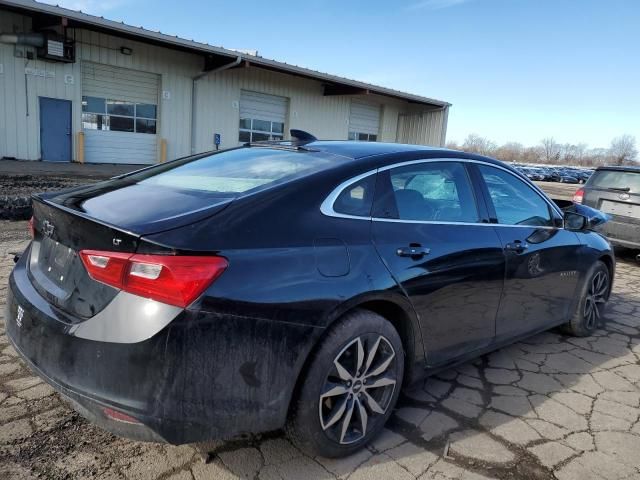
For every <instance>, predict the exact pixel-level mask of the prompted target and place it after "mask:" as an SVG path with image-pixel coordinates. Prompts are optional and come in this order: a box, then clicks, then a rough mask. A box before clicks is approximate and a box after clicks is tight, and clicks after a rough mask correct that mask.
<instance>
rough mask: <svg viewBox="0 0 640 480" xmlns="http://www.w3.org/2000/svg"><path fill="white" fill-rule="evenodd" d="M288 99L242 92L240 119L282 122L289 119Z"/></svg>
mask: <svg viewBox="0 0 640 480" xmlns="http://www.w3.org/2000/svg"><path fill="white" fill-rule="evenodd" d="M287 103H288V99H287V98H286V97H278V96H276V95H265V94H264V93H257V92H249V91H247V90H242V92H241V94H240V118H256V119H258V120H268V121H270V122H282V123H284V122H285V121H286V119H287Z"/></svg>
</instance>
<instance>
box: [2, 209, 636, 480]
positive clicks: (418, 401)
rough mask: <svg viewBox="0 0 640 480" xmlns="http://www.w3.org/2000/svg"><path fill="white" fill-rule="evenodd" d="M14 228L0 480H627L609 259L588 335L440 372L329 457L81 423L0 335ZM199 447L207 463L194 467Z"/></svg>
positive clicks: (262, 441) (624, 301)
mask: <svg viewBox="0 0 640 480" xmlns="http://www.w3.org/2000/svg"><path fill="white" fill-rule="evenodd" d="M26 232H27V226H26V222H6V221H5V222H3V221H0V478H1V479H5V478H7V479H14V478H16V479H27V478H35V477H40V478H52V479H58V478H60V479H63V478H65V479H66V478H73V479H75V478H78V479H80V478H93V477H95V478H108V479H123V478H127V479H128V478H132V479H133V478H135V479H139V478H140V479H152V478H153V479H155V478H158V479H169V478H171V479H176V480H177V479H185V480H189V479H192V480H200V479H236V478H255V479H260V480H268V479H298V478H306V479H308V480H311V479H334V478H347V477H348V478H350V479H354V480H357V479H374V478H375V479H378V478H379V479H382V478H390V479H391V478H392V479H416V478H419V479H421V480H427V479H438V480H444V479H470V480H474V479H475V480H481V479H485V478H500V479H520V478H524V479H553V478H556V479H559V480H569V479H576V480H587V479H591V478H593V479H623V478H624V479H630V478H640V455H638V452H640V421H639V419H640V266H638V264H637V263H635V261H633V259H632V256H631V255H626V254H625V253H624V252H621V253H622V255H623V256H622V257H621V258H619V260H618V262H619V263H618V272H617V277H616V280H615V282H616V283H615V288H614V292H613V295H612V298H611V302H610V304H609V306H608V308H607V312H606V315H605V319H606V323H605V325H604V326H603V327H602V328H601V329H600V330H598V331H597V332H596V334H595V335H594V336H593V337H589V338H584V339H575V338H571V337H566V336H563V335H561V334H560V333H558V332H556V331H551V332H548V333H544V334H540V335H537V336H535V337H532V338H529V339H527V340H526V341H524V342H519V343H517V344H515V345H512V346H509V347H507V348H503V349H501V350H499V351H497V352H494V353H492V354H490V355H485V356H483V357H480V358H478V359H477V360H475V361H472V362H469V363H467V364H464V365H461V366H460V367H457V368H454V369H451V370H447V371H445V372H442V373H440V374H439V375H438V376H436V377H433V378H430V379H428V380H427V381H426V382H425V383H424V384H422V385H418V386H416V387H415V388H414V389H412V390H411V391H410V392H407V395H406V396H405V398H403V399H401V401H400V403H399V405H398V408H397V409H396V411H395V412H394V415H393V416H392V419H391V421H390V423H389V425H388V427H387V429H386V430H385V431H384V433H383V435H382V436H381V437H380V438H379V439H378V440H376V441H375V442H374V443H373V444H371V445H370V446H369V447H368V448H367V449H365V450H363V451H361V452H359V453H357V454H356V455H354V456H352V457H349V458H347V459H342V460H327V459H323V458H310V457H308V456H305V455H304V454H302V453H301V452H300V451H298V450H297V449H296V448H295V447H293V446H292V445H291V444H290V443H289V442H288V441H287V439H286V438H285V437H283V436H282V435H281V434H280V433H278V432H276V433H272V434H269V435H266V436H263V437H258V438H254V439H252V440H250V441H244V442H227V443H224V442H213V443H211V444H210V445H207V446H206V448H205V446H198V447H197V448H196V447H195V446H191V445H188V446H181V447H174V446H167V445H160V444H147V443H140V442H132V441H128V440H124V439H119V438H117V437H114V436H113V435H110V434H108V433H105V432H103V431H101V430H99V429H98V428H95V427H93V426H91V425H90V424H88V423H87V422H86V421H84V420H83V419H82V418H81V417H79V416H78V415H77V414H76V413H74V412H73V411H72V410H70V409H69V408H68V407H67V405H66V404H65V403H64V402H63V401H62V400H61V399H60V397H59V396H58V395H57V394H56V393H55V392H54V391H53V390H52V389H51V388H50V387H48V386H47V385H46V384H44V383H43V382H42V381H40V380H39V379H38V378H37V377H34V376H33V374H32V373H31V372H30V371H29V370H28V368H27V367H26V366H25V365H24V364H23V363H22V361H20V360H19V359H18V358H17V356H16V353H15V351H14V350H13V348H12V347H11V346H9V343H8V340H7V338H6V336H5V335H4V317H3V315H4V301H5V297H6V284H7V278H8V275H9V272H10V270H11V267H12V265H13V261H12V257H13V255H12V254H13V253H14V252H16V251H20V250H22V249H23V248H24V247H25V246H26V243H27V241H28V238H27V233H26ZM203 451H206V452H208V458H209V461H208V463H204V462H203V461H202V459H201V454H202V452H203Z"/></svg>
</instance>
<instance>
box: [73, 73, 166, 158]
mask: <svg viewBox="0 0 640 480" xmlns="http://www.w3.org/2000/svg"><path fill="white" fill-rule="evenodd" d="M159 84H160V79H159V76H158V75H157V74H155V73H148V72H141V71H139V70H133V69H130V68H122V67H113V66H110V65H103V64H99V63H91V62H82V95H83V96H85V95H86V96H92V97H101V98H106V99H111V100H125V101H128V102H134V103H148V104H153V105H158V95H159V92H158V88H159V86H160V85H159ZM156 128H160V129H161V128H162V125H160V124H156ZM84 134H85V142H84V144H85V161H86V162H87V163H136V164H149V163H155V162H156V158H157V136H156V135H153V134H150V133H131V132H112V131H104V130H84Z"/></svg>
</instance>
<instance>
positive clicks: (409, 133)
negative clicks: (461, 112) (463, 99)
mask: <svg viewBox="0 0 640 480" xmlns="http://www.w3.org/2000/svg"><path fill="white" fill-rule="evenodd" d="M446 120H447V112H446V110H435V111H432V112H429V111H427V112H420V113H413V114H401V115H400V116H399V118H398V136H397V141H398V142H400V143H411V144H416V145H433V146H443V145H444V143H445V141H446Z"/></svg>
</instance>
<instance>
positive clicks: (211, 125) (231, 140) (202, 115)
mask: <svg viewBox="0 0 640 480" xmlns="http://www.w3.org/2000/svg"><path fill="white" fill-rule="evenodd" d="M242 90H247V91H252V92H259V93H264V94H268V95H278V96H281V97H286V98H288V99H289V115H288V118H287V122H286V125H285V129H286V132H285V138H288V132H289V129H292V128H297V129H300V130H305V131H308V132H310V133H312V134H313V135H315V136H316V137H318V138H321V139H336V140H346V139H347V137H348V133H349V114H350V111H351V101H352V99H353V98H356V97H353V96H348V95H344V96H326V97H325V96H324V95H323V91H324V89H323V86H322V84H321V83H320V82H316V81H313V80H307V79H302V78H297V77H292V76H289V75H284V74H281V73H277V72H271V71H268V70H261V69H257V68H238V69H233V70H227V71H223V72H218V73H212V74H211V75H208V76H207V77H205V78H202V79H201V80H199V81H198V82H197V83H196V95H197V101H196V131H195V135H194V137H195V139H196V142H195V146H194V151H195V152H202V151H207V150H212V149H213V148H214V145H213V135H214V133H219V134H221V136H222V144H221V148H228V147H232V146H235V145H237V142H238V122H239V119H240V115H239V113H240V112H239V101H240V96H241V91H242ZM367 99H368V101H370V102H371V103H377V104H379V105H381V108H382V115H381V123H380V132H379V135H380V141H385V142H395V141H396V132H397V121H398V113H399V112H400V111H401V110H402V109H403V108H406V106H407V105H408V103H407V102H402V101H399V100H395V99H390V98H386V97H381V96H378V95H371V96H368V97H367Z"/></svg>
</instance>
